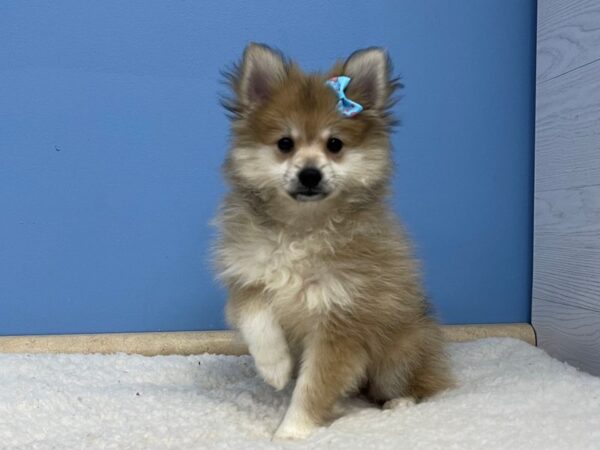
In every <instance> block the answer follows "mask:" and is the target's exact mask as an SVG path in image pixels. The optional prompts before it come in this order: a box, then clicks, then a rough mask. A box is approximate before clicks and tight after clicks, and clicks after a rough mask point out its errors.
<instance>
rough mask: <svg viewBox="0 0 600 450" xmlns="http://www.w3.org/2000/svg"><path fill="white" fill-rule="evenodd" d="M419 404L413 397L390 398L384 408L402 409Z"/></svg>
mask: <svg viewBox="0 0 600 450" xmlns="http://www.w3.org/2000/svg"><path fill="white" fill-rule="evenodd" d="M416 404H417V402H416V400H415V399H414V398H413V397H398V398H393V399H391V400H388V401H387V402H385V403H384V404H383V409H402V408H410V407H411V406H415V405H416Z"/></svg>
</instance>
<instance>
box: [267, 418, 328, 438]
mask: <svg viewBox="0 0 600 450" xmlns="http://www.w3.org/2000/svg"><path fill="white" fill-rule="evenodd" d="M316 428H317V425H316V424H315V423H313V422H311V421H308V420H284V421H283V422H282V423H281V425H279V428H277V431H276V432H275V435H274V436H273V439H275V440H299V439H306V438H307V437H308V436H310V435H311V434H312V432H313V431H314V430H315V429H316Z"/></svg>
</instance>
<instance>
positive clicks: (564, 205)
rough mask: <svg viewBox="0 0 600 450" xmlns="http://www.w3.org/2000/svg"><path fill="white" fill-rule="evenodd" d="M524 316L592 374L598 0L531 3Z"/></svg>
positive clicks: (599, 218) (597, 291) (599, 289)
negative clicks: (531, 189)
mask: <svg viewBox="0 0 600 450" xmlns="http://www.w3.org/2000/svg"><path fill="white" fill-rule="evenodd" d="M535 124H536V129H535V201H534V258H533V259H534V264H533V289H532V297H533V306H532V322H533V325H534V328H535V330H536V333H537V336H538V344H539V345H540V346H541V347H542V348H544V349H546V350H547V351H548V352H549V353H550V354H551V355H553V356H555V357H557V358H560V359H563V360H565V361H568V362H570V363H572V364H573V365H576V366H578V367H581V368H583V369H585V370H587V371H589V372H592V373H595V374H599V375H600V1H598V0H539V1H538V30H537V88H536V122H535Z"/></svg>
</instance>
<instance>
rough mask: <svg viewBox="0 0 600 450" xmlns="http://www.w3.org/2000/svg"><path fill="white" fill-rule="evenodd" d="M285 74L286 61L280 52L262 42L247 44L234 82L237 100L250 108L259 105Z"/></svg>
mask: <svg viewBox="0 0 600 450" xmlns="http://www.w3.org/2000/svg"><path fill="white" fill-rule="evenodd" d="M286 74H287V63H286V61H285V59H284V58H283V56H282V55H281V53H279V52H277V51H275V50H273V49H271V48H270V47H268V46H266V45H264V44H256V43H251V44H249V45H248V46H247V47H246V50H245V51H244V56H243V57H242V62H241V64H240V66H239V70H238V73H237V80H236V83H235V90H236V94H237V97H238V102H239V103H240V104H241V105H242V106H244V107H250V108H253V107H255V106H257V105H260V104H261V103H263V102H264V101H265V100H267V99H268V98H269V96H270V95H271V94H272V92H273V90H274V89H275V87H277V86H278V85H279V84H280V83H281V82H282V81H283V80H284V79H285V77H286Z"/></svg>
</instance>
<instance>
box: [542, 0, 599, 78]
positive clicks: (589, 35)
mask: <svg viewBox="0 0 600 450" xmlns="http://www.w3.org/2000/svg"><path fill="white" fill-rule="evenodd" d="M599 24H600V1H598V0H585V1H573V0H549V1H544V0H542V1H539V2H538V31H537V82H538V83H542V82H545V81H548V80H551V79H552V78H556V77H558V76H560V75H562V74H564V73H566V72H569V71H571V70H573V69H576V68H578V67H581V66H583V65H585V64H589V63H591V62H593V61H597V60H600V25H599Z"/></svg>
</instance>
